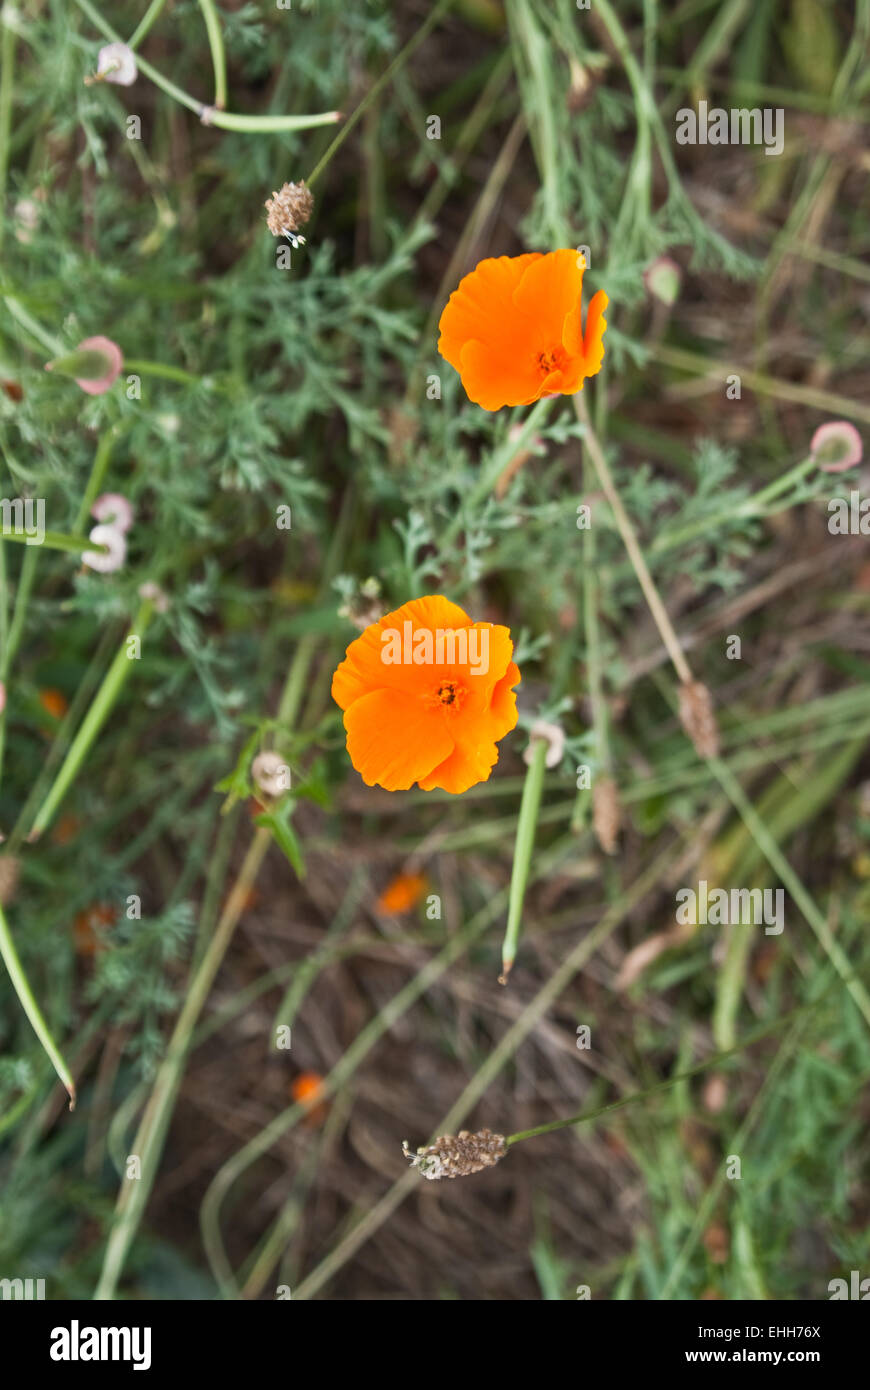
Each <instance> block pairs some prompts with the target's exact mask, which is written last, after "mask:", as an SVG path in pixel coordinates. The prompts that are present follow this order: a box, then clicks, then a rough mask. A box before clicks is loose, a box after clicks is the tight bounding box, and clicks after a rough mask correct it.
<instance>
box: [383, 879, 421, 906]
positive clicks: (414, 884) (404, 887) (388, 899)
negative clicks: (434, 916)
mask: <svg viewBox="0 0 870 1390" xmlns="http://www.w3.org/2000/svg"><path fill="white" fill-rule="evenodd" d="M426 886H427V881H426V875H425V874H396V877H395V878H393V879H391V880H390V882H389V883H388V884H387V886H386V888H385V889H384V891H383V893H382V894H381V896H380V897H379V898H378V911H379V912H390V913H396V914H398V913H400V912H410V911H411V909H412V908H413V907H416V906H417V904H418V902H419V901H420V899H421V898H422V896H423V894H424V893H425V892H426Z"/></svg>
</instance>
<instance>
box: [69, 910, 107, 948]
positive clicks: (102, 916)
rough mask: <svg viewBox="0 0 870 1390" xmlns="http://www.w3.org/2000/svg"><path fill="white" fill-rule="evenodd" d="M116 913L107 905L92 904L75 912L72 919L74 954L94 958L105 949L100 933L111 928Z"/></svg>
mask: <svg viewBox="0 0 870 1390" xmlns="http://www.w3.org/2000/svg"><path fill="white" fill-rule="evenodd" d="M117 916H118V914H117V912H116V911H115V909H114V908H113V907H112V906H111V904H109V903H93V904H92V905H91V906H90V907H86V908H84V909H83V910H82V911H81V912H77V913H76V915H75V917H74V918H73V943H74V945H75V948H76V954H77V955H80V956H95V955H96V954H97V952H98V951H104V950H105V949H106V943H105V942H104V941H103V940H102V932H104V931H105V930H106V929H107V928H108V927H111V926H112V925H113V923H114V922H115V920H116V919H117Z"/></svg>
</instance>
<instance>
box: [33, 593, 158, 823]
mask: <svg viewBox="0 0 870 1390" xmlns="http://www.w3.org/2000/svg"><path fill="white" fill-rule="evenodd" d="M152 611H153V604H152V603H151V600H150V599H146V600H145V602H144V603H143V604H142V605H141V607H140V609H139V612H138V613H137V614H136V617H135V619H134V620H133V624H132V626H131V627H130V629H129V631H128V633H127V635H126V637H125V638H124V640H123V642H122V643H121V646H120V648H119V649H118V654H117V656H116V657H115V659H114V661H113V662H112V664H111V666H110V667H109V669H108V671H107V672H106V675H105V678H104V680H103V683H102V685H101V686H100V688H99V690H98V691H97V693H96V695H95V696H94V699H93V701H92V703H91V706H90V709H89V710H88V712H87V714H86V715H85V717H84V719H83V720H82V722H81V725H80V726H79V731H78V733H77V734H76V736H75V738H74V739H73V741H72V743H71V744H70V748H69V751H68V753H67V755H66V757H65V758H64V760H63V763H62V764H61V767H60V771H59V772H58V774H57V777H56V778H55V779H54V782H53V784H52V786H51V789H50V791H49V793H48V795H47V797H46V798H45V800H44V802H43V803H42V806H41V807H40V809H39V812H38V813H37V816H36V819H35V821H34V822H33V828H32V829H31V832H30V837H29V838H30V839H34V840H35V839H37V838H38V837H39V836H40V835H41V834H42V833H43V831H44V830H45V829H46V827H47V826H48V825H49V823H50V821H51V819H52V817H53V816H54V813H55V812H56V810H57V808H58V806H59V805H60V803H61V802H62V800H63V798H64V797H65V796H66V794H67V792H68V791H69V789H70V787H71V786H72V784H73V782H74V781H75V779H76V777H77V776H78V774H79V771H80V770H81V767H82V764H83V763H84V760H85V758H86V757H87V755H88V753H89V752H90V750H91V747H92V746H93V743H94V740H95V739H96V737H97V734H98V733H99V732H100V729H101V728H102V727H103V724H104V723H105V722H106V720H107V719H108V717H109V714H110V713H111V711H112V707H113V706H114V704H115V701H116V700H117V698H118V696H119V694H120V693H121V688H122V686H123V685H124V682H125V681H126V679H127V677H128V675H129V674H130V666H131V664H132V660H133V658H131V657H128V655H127V643H128V640H129V638H130V637H141V636H142V635H143V633H144V632H145V630H146V629H147V627H148V624H149V622H150V620H151V614H152Z"/></svg>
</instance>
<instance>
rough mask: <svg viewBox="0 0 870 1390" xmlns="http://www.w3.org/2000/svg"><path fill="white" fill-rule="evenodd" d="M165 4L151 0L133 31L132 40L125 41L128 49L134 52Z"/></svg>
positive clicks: (159, 0) (162, 1)
mask: <svg viewBox="0 0 870 1390" xmlns="http://www.w3.org/2000/svg"><path fill="white" fill-rule="evenodd" d="M165 4H166V0H151V4H150V5H149V6H148V8H147V10H146V11H145V13H144V14H143V16H142V18H141V19H140V21H139V23H138V25H137V27H136V29H135V30H134V31H133V36H132V38H130V39H128V41H127V47H128V48H132V49H133V51H134V52H135V50H136V49H137V48H138V46H139V44H140V43H141V42H142V40H143V39H144V37H145V35H146V34H147V33H148V31H149V29H150V28H151V26H152V25H153V24H154V23H155V21H156V20H157V19H159V18H160V12H161V10H162V9H163V6H164V5H165Z"/></svg>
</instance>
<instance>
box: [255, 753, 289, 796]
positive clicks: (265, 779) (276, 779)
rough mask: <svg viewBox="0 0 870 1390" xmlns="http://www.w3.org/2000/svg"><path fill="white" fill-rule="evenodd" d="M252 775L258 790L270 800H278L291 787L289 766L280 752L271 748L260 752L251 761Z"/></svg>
mask: <svg viewBox="0 0 870 1390" xmlns="http://www.w3.org/2000/svg"><path fill="white" fill-rule="evenodd" d="M251 777H252V779H253V782H254V786H255V787H256V788H257V790H258V791H260V792H262V793H263V795H264V796H266V797H267V798H269V800H277V799H278V798H279V797H281V796H283V795H284V793H285V792H286V791H289V789H290V784H291V772H290V768H289V766H288V765H287V763H286V762H285V761H284V759H283V758H282V757H281V756H280V755H279V754H278V753H274V752H272V751H271V750H269V749H267V750H266V751H265V752H263V753H258V754H257V756H256V758H255V759H254V761H253V762H252V763H251Z"/></svg>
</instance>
